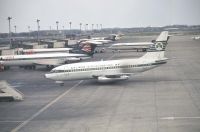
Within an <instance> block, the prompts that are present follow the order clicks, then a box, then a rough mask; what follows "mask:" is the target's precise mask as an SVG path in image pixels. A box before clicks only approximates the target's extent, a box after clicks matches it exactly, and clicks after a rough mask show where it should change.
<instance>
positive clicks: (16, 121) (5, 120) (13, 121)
mask: <svg viewBox="0 0 200 132" xmlns="http://www.w3.org/2000/svg"><path fill="white" fill-rule="evenodd" d="M6 122H24V121H6V120H5V121H0V123H6Z"/></svg>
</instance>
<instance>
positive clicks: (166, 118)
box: [160, 116, 200, 120]
mask: <svg viewBox="0 0 200 132" xmlns="http://www.w3.org/2000/svg"><path fill="white" fill-rule="evenodd" d="M160 119H161V120H178V119H200V117H199V116H196V117H195V116H185V117H173V116H171V117H162V118H160Z"/></svg>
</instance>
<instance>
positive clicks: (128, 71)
mask: <svg viewBox="0 0 200 132" xmlns="http://www.w3.org/2000/svg"><path fill="white" fill-rule="evenodd" d="M165 35H167V34H165ZM165 37H166V36H162V39H164V38H165ZM164 45H165V43H164V42H156V43H155V44H154V45H152V46H151V48H150V49H149V51H148V52H147V53H146V54H145V55H143V56H142V57H140V58H137V59H121V60H108V61H96V62H80V63H74V64H67V65H62V66H58V67H56V68H54V69H52V70H51V72H50V73H47V74H45V77H46V78H48V79H52V80H55V81H56V83H60V84H61V85H63V84H64V82H63V81H65V80H86V79H96V80H97V81H98V82H113V81H120V80H127V79H129V77H130V76H131V75H132V74H133V75H134V74H136V73H140V72H144V71H147V70H150V69H153V68H156V67H158V66H160V65H162V64H165V63H166V62H167V61H166V60H167V58H165V57H164V50H165V46H164Z"/></svg>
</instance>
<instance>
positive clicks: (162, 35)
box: [109, 31, 169, 51]
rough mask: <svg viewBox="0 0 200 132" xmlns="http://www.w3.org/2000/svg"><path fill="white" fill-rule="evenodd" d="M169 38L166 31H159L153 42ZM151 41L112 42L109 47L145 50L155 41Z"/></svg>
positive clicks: (113, 48) (165, 40) (164, 40)
mask: <svg viewBox="0 0 200 132" xmlns="http://www.w3.org/2000/svg"><path fill="white" fill-rule="evenodd" d="M168 39H169V35H168V31H163V32H161V33H160V35H159V36H158V38H157V39H156V40H155V42H167V41H168ZM155 42H154V41H152V42H136V43H116V44H112V45H111V46H110V47H109V48H110V49H112V50H137V51H139V50H142V51H147V49H148V48H149V47H150V46H151V45H153V44H154V43H155Z"/></svg>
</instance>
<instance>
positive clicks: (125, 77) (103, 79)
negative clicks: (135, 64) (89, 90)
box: [97, 75, 129, 83]
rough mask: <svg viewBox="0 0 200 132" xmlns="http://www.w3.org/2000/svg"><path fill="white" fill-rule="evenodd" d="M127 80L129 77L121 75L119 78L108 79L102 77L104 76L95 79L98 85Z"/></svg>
mask: <svg viewBox="0 0 200 132" xmlns="http://www.w3.org/2000/svg"><path fill="white" fill-rule="evenodd" d="M127 79H129V76H126V75H123V76H120V77H114V78H113V77H112V78H108V77H104V76H100V77H98V78H97V80H98V82H100V83H109V82H115V81H122V80H127Z"/></svg>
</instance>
